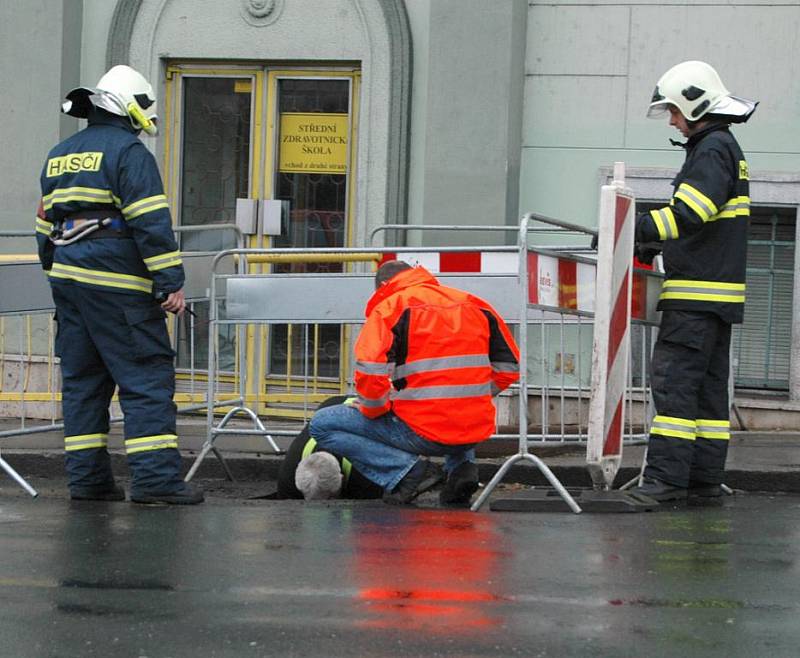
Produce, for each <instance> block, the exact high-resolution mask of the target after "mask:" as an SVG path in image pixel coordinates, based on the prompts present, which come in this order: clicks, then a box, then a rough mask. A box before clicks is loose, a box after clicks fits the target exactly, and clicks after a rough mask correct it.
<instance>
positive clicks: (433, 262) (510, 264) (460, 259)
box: [379, 251, 519, 274]
mask: <svg viewBox="0 0 800 658" xmlns="http://www.w3.org/2000/svg"><path fill="white" fill-rule="evenodd" d="M398 259H399V260H404V261H405V262H406V263H408V264H409V265H412V266H416V265H422V267H424V268H425V269H426V270H428V271H429V272H430V273H431V274H443V273H446V272H454V273H459V274H461V273H469V272H479V273H481V274H516V273H517V271H518V270H519V258H518V256H517V253H516V252H514V253H511V252H509V253H504V252H499V251H487V252H480V251H447V252H442V253H436V252H425V251H420V252H413V251H404V252H402V253H399V254H394V253H384V254H383V258H381V262H380V263H379V264H380V265H383V264H384V263H385V262H386V261H389V260H398Z"/></svg>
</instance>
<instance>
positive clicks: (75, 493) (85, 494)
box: [69, 482, 125, 502]
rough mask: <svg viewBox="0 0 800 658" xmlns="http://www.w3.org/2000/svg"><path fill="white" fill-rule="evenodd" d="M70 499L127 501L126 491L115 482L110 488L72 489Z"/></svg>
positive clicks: (70, 489)
mask: <svg viewBox="0 0 800 658" xmlns="http://www.w3.org/2000/svg"><path fill="white" fill-rule="evenodd" d="M69 497H70V498H71V499H72V500H98V501H104V502H118V501H120V500H125V489H123V488H122V487H120V486H119V485H117V484H114V483H113V482H112V483H111V484H110V485H109V486H97V487H70V488H69Z"/></svg>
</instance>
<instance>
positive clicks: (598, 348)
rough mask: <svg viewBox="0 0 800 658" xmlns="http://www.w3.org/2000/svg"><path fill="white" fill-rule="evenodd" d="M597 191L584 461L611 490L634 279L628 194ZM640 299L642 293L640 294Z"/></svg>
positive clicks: (607, 188)
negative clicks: (597, 217)
mask: <svg viewBox="0 0 800 658" xmlns="http://www.w3.org/2000/svg"><path fill="white" fill-rule="evenodd" d="M615 174H616V175H615V178H618V180H615V184H614V185H604V186H603V187H602V189H601V192H600V216H599V221H598V228H599V239H598V248H597V286H596V297H595V320H594V342H593V345H592V393H591V399H590V402H589V427H588V441H587V445H586V461H587V465H588V467H589V472H590V473H591V476H592V481H593V483H594V484H595V486H599V487H602V488H607V487H611V485H612V484H613V482H614V478H615V477H616V475H617V471H618V469H619V465H620V463H621V461H622V434H623V431H624V418H625V386H626V383H627V378H628V354H629V351H630V323H631V293H632V279H633V276H632V275H633V234H634V223H635V212H634V210H635V205H636V204H635V201H634V197H633V193H632V192H631V191H630V190H626V189H624V184H623V183H622V182H620V181H621V180H622V177H623V176H624V174H622V173H618V172H617V171H616V170H615ZM639 294H642V293H641V292H639Z"/></svg>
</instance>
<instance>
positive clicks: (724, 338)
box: [644, 310, 731, 487]
mask: <svg viewBox="0 0 800 658" xmlns="http://www.w3.org/2000/svg"><path fill="white" fill-rule="evenodd" d="M730 343H731V325H730V324H728V323H727V322H724V321H723V320H722V319H720V318H719V316H717V315H716V314H714V313H703V312H695V311H679V310H666V311H664V312H663V315H662V318H661V328H660V330H659V335H658V340H657V341H656V345H655V348H654V350H653V360H652V366H651V386H652V390H653V401H654V403H655V408H656V416H655V418H654V419H653V423H652V425H651V427H650V439H649V442H648V447H647V466H646V467H645V471H644V475H645V477H651V478H656V479H658V480H661V481H663V482H666V483H668V484H671V485H673V486H678V487H692V486H704V485H709V484H721V483H722V476H723V473H724V471H725V458H726V456H727V453H728V443H729V439H730V417H729V403H728V379H729V376H730V369H729V368H730V366H729V363H730Z"/></svg>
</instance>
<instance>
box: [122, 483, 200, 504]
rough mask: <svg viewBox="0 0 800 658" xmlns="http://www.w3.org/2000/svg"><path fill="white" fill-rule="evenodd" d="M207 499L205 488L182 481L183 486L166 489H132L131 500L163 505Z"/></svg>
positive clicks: (191, 502)
mask: <svg viewBox="0 0 800 658" xmlns="http://www.w3.org/2000/svg"><path fill="white" fill-rule="evenodd" d="M204 500H205V497H204V496H203V490H202V489H201V488H200V487H195V486H194V485H191V484H187V483H185V482H184V483H182V486H179V487H177V488H170V489H169V490H165V491H153V490H148V491H143V492H135V493H134V492H133V491H131V502H133V503H144V504H151V505H152V504H158V503H160V504H162V505H197V504H198V503H202V502H203V501H204Z"/></svg>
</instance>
